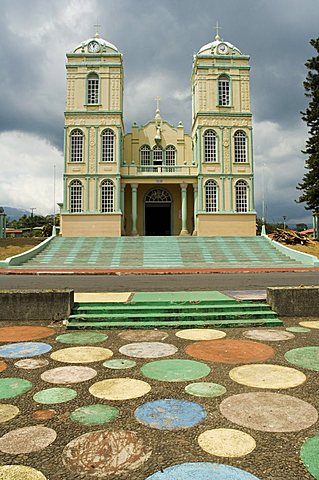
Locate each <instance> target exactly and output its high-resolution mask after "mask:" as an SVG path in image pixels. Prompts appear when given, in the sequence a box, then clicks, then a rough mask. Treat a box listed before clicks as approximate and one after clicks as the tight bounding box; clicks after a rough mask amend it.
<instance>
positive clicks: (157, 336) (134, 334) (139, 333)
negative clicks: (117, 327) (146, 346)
mask: <svg viewBox="0 0 319 480" xmlns="http://www.w3.org/2000/svg"><path fill="white" fill-rule="evenodd" d="M118 336H119V337H120V338H123V340H128V341H129V342H156V341H161V340H165V338H167V337H168V333H166V332H161V331H160V330H126V331H125V332H120V333H119V334H118Z"/></svg>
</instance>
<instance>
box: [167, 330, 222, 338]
mask: <svg viewBox="0 0 319 480" xmlns="http://www.w3.org/2000/svg"><path fill="white" fill-rule="evenodd" d="M175 335H176V336H177V337H179V338H184V339H185V340H216V339H218V338H223V337H226V333H225V332H222V331H221V330H214V329H213V328H190V329H188V330H180V331H179V332H177V333H176V334H175Z"/></svg>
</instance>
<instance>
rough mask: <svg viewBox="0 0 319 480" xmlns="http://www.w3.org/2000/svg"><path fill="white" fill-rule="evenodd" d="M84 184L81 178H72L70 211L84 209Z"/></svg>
mask: <svg viewBox="0 0 319 480" xmlns="http://www.w3.org/2000/svg"><path fill="white" fill-rule="evenodd" d="M82 202H83V185H82V183H81V182H80V180H72V182H71V183H70V212H71V213H80V212H82V211H83V206H82Z"/></svg>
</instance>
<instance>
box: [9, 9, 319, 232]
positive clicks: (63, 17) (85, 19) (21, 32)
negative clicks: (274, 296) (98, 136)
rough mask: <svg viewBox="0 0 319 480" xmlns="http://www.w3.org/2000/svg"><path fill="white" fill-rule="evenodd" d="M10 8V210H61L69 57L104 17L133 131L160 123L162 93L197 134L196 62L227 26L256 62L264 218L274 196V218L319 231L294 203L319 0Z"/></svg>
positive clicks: (173, 115) (175, 118)
mask: <svg viewBox="0 0 319 480" xmlns="http://www.w3.org/2000/svg"><path fill="white" fill-rule="evenodd" d="M0 10H1V14H0V45H1V48H0V65H1V69H0V165H1V176H0V178H1V181H0V205H6V206H11V207H18V208H25V209H30V208H31V207H35V208H36V211H35V213H38V214H48V213H52V212H53V208H54V207H53V205H54V201H53V200H54V195H53V185H54V181H53V178H54V170H55V171H56V201H61V199H62V181H61V179H62V164H63V160H62V148H63V145H62V144H63V111H64V106H65V53H66V52H69V51H71V50H72V49H73V48H74V47H75V46H76V45H78V44H79V43H80V42H81V41H83V40H85V39H87V38H89V37H91V36H93V35H94V33H95V30H94V27H93V25H94V24H95V23H96V22H97V18H98V22H99V23H100V24H101V36H102V37H103V38H105V39H106V40H108V41H110V42H111V43H113V44H115V45H116V46H117V47H118V49H119V50H120V51H121V52H123V54H124V65H125V125H126V131H129V130H130V127H131V125H132V123H133V122H134V121H136V122H137V123H138V124H143V123H146V122H147V121H148V120H149V119H151V118H153V116H154V109H155V100H154V98H155V97H156V96H157V95H160V97H161V113H162V116H163V117H164V118H165V119H166V120H168V121H169V122H170V123H173V124H177V123H178V122H179V121H180V120H182V121H183V123H184V125H185V126H186V128H187V130H188V131H189V130H190V118H191V98H190V75H191V67H192V55H193V53H194V52H196V51H198V50H199V49H200V47H201V46H202V45H204V44H206V43H208V42H210V41H212V40H213V38H214V35H215V28H214V26H215V24H216V21H217V20H218V22H219V24H220V25H221V27H222V31H221V36H222V37H223V38H224V40H227V41H229V42H231V43H233V44H234V45H236V46H237V47H238V48H239V49H240V50H241V51H242V52H243V53H245V54H249V55H250V56H251V67H252V69H251V99H252V112H253V119H254V152H255V172H256V174H255V177H256V182H255V184H256V209H257V213H258V214H259V216H261V214H262V207H261V205H262V198H263V194H262V191H264V192H265V194H264V197H265V206H266V217H267V220H268V221H270V222H278V221H282V217H283V215H285V216H286V217H287V221H288V223H290V224H295V223H298V222H304V221H305V222H306V223H309V224H310V223H311V215H310V214H309V212H308V211H306V210H305V209H304V206H303V205H298V204H296V203H295V199H296V198H297V197H298V194H299V192H298V191H297V190H296V185H297V184H298V182H299V181H300V180H301V179H302V176H303V173H304V159H305V156H304V155H302V154H301V153H300V151H301V150H302V149H303V148H304V144H305V139H306V137H307V128H306V126H305V125H304V123H303V122H302V120H301V115H300V111H302V110H304V109H305V107H306V98H305V96H304V89H303V84H302V83H303V80H304V78H305V75H306V68H305V67H304V63H305V61H306V60H307V59H308V58H309V57H311V56H313V55H314V54H315V52H314V50H313V48H312V47H311V46H310V45H309V40H310V39H311V38H315V37H318V36H319V27H318V25H319V21H318V20H319V2H318V0H302V1H300V0H224V1H219V0H197V1H195V0H156V1H155V0H0ZM54 165H56V168H55V169H54ZM263 184H264V188H263Z"/></svg>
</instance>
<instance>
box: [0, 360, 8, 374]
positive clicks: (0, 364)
mask: <svg viewBox="0 0 319 480" xmlns="http://www.w3.org/2000/svg"><path fill="white" fill-rule="evenodd" d="M6 368H7V364H6V362H3V361H0V372H3V371H4V370H5V369H6Z"/></svg>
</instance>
